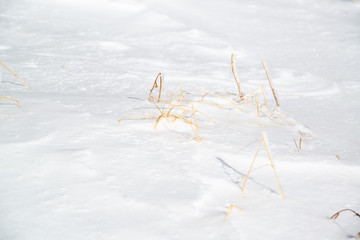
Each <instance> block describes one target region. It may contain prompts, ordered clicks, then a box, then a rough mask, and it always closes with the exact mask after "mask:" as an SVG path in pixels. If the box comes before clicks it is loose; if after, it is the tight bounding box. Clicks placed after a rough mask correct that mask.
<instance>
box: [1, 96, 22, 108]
mask: <svg viewBox="0 0 360 240" xmlns="http://www.w3.org/2000/svg"><path fill="white" fill-rule="evenodd" d="M1 98H5V99H8V100H11V101H14V102H16V103H17V104H18V106H19V108H21V104H20V102H19V101H18V100H16V99H13V98H9V97H5V96H0V99H1Z"/></svg>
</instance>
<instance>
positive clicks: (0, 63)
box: [0, 62, 29, 88]
mask: <svg viewBox="0 0 360 240" xmlns="http://www.w3.org/2000/svg"><path fill="white" fill-rule="evenodd" d="M0 65H2V66H3V67H4V68H5V69H6V70H8V71H9V72H10V73H11V74H12V75H14V76H15V77H16V78H17V79H18V80H19V81H20V82H21V83H22V84H23V85H24V86H25V87H27V88H29V86H28V85H27V84H26V83H25V82H24V81H23V80H22V79H21V78H20V77H19V76H18V75H16V73H14V72H13V71H12V70H11V69H10V68H8V67H7V66H5V65H4V64H3V63H2V62H0Z"/></svg>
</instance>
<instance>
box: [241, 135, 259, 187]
mask: <svg viewBox="0 0 360 240" xmlns="http://www.w3.org/2000/svg"><path fill="white" fill-rule="evenodd" d="M263 144H264V141H262V142H261V144H260V146H259V148H258V150H257V151H256V153H255V157H254V159H253V161H252V163H251V166H250V169H249V172H248V173H247V175H246V178H245V182H244V185H243V186H242V188H241V191H242V192H243V191H244V189H245V186H246V182H247V180H248V178H249V176H250V173H251V170H252V168H253V166H254V164H255V160H256V157H257V155H258V154H259V152H260V149H261V147H262V146H263Z"/></svg>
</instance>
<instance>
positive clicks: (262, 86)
mask: <svg viewBox="0 0 360 240" xmlns="http://www.w3.org/2000/svg"><path fill="white" fill-rule="evenodd" d="M261 89H262V93H263V97H264V104H265V107H266V108H267V110H268V112H270V109H269V107H268V105H267V101H266V95H265V89H264V85H261Z"/></svg>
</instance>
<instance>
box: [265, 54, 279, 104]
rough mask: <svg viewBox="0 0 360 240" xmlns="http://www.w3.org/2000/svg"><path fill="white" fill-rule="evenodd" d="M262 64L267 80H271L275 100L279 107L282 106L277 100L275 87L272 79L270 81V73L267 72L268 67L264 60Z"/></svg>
mask: <svg viewBox="0 0 360 240" xmlns="http://www.w3.org/2000/svg"><path fill="white" fill-rule="evenodd" d="M262 64H263V66H264V69H265V72H266V76H267V79H268V80H269V84H270V88H271V90H272V93H273V94H274V98H275V102H276V105H277V106H278V107H279V106H280V104H279V102H278V100H277V97H276V93H275V89H274V87H273V85H272V82H271V79H270V75H269V72H268V70H267V67H266V65H265V62H264V60H263V61H262Z"/></svg>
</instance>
